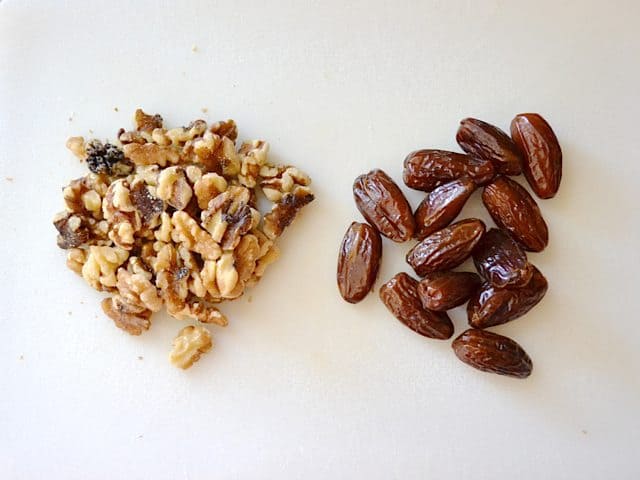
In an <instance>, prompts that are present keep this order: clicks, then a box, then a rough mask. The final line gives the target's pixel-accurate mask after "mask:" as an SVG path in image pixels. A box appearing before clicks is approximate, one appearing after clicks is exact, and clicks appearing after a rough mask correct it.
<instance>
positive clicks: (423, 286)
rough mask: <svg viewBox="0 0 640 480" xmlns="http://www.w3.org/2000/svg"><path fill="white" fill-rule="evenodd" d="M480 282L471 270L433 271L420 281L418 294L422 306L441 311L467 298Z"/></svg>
mask: <svg viewBox="0 0 640 480" xmlns="http://www.w3.org/2000/svg"><path fill="white" fill-rule="evenodd" d="M481 283H482V281H481V280H480V277H479V276H478V275H476V274H475V273H472V272H434V273H431V274H429V275H427V276H426V277H424V278H423V279H422V280H421V281H420V283H419V284H418V295H420V300H421V301H422V306H423V307H424V308H428V309H429V310H434V311H436V312H443V311H446V310H450V309H452V308H455V307H458V306H460V305H462V304H463V303H464V302H466V301H467V300H469V298H470V297H471V295H473V294H474V293H475V291H476V290H477V289H478V287H480V284H481Z"/></svg>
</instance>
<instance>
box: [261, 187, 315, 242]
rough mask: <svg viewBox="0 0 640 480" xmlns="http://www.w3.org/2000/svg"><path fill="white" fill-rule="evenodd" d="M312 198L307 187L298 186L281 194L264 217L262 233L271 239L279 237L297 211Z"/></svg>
mask: <svg viewBox="0 0 640 480" xmlns="http://www.w3.org/2000/svg"><path fill="white" fill-rule="evenodd" d="M313 199H314V196H313V194H312V193H311V190H310V189H309V188H307V187H298V188H297V189H295V190H294V191H293V192H292V193H287V194H285V195H283V196H282V198H281V199H280V201H279V202H277V203H276V204H275V205H274V206H273V208H272V209H271V212H269V213H268V214H266V215H265V217H264V233H265V234H266V235H267V236H268V237H269V238H271V239H274V238H276V237H279V236H280V235H282V232H283V231H284V229H285V228H287V227H288V226H289V225H291V222H293V220H294V219H295V217H296V215H297V214H298V212H299V211H300V210H301V209H302V207H304V206H305V205H307V204H308V203H311V202H312V201H313Z"/></svg>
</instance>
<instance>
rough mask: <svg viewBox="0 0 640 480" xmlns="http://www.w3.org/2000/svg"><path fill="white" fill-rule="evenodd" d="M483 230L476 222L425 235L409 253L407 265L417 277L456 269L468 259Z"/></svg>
mask: <svg viewBox="0 0 640 480" xmlns="http://www.w3.org/2000/svg"><path fill="white" fill-rule="evenodd" d="M484 230H485V227H484V223H482V221H481V220H478V219H477V218H467V219H466V220H462V221H460V222H456V223H454V224H452V225H449V226H448V227H446V228H443V229H442V230H438V231H437V232H436V233H434V234H432V235H429V236H428V237H427V238H425V239H424V240H422V241H421V242H420V243H418V244H417V245H416V246H414V247H413V248H412V249H411V250H409V253H407V263H408V264H409V265H411V267H412V268H413V269H414V270H415V272H416V273H417V274H418V275H420V276H421V277H424V276H425V275H427V274H428V273H432V272H437V271H441V270H449V269H450V268H453V267H457V266H458V265H460V264H461V263H462V262H464V261H465V260H466V259H467V258H468V257H469V256H470V255H471V252H472V250H473V249H474V247H475V246H476V244H477V243H478V241H479V240H480V237H482V235H483V234H484Z"/></svg>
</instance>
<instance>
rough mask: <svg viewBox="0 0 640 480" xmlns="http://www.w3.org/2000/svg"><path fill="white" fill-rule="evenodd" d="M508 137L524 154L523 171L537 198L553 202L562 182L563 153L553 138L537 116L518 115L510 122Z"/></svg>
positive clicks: (551, 132) (546, 125) (554, 135)
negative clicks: (549, 199)
mask: <svg viewBox="0 0 640 480" xmlns="http://www.w3.org/2000/svg"><path fill="white" fill-rule="evenodd" d="M511 137H512V138H513V141H514V142H515V143H516V145H518V147H519V148H520V150H521V151H522V152H523V154H524V162H523V164H522V170H523V171H524V176H525V177H526V179H527V181H528V182H529V185H531V188H532V189H533V191H534V192H535V194H536V195H537V196H538V197H540V198H552V197H554V196H555V194H556V193H557V192H558V189H559V188H560V180H561V179H562V150H561V149H560V144H559V143H558V139H557V137H556V134H555V133H554V132H553V130H552V129H551V126H550V125H549V124H548V123H547V121H546V120H545V119H544V118H542V116H540V115H539V114H537V113H521V114H520V115H516V117H515V118H514V119H513V120H512V121H511Z"/></svg>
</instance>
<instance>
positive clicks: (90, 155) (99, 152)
mask: <svg viewBox="0 0 640 480" xmlns="http://www.w3.org/2000/svg"><path fill="white" fill-rule="evenodd" d="M86 151H87V158H86V161H87V167H88V168H89V170H91V171H92V172H93V173H97V174H102V173H103V174H107V175H114V176H118V177H123V176H126V175H129V174H130V173H131V172H132V171H133V165H132V164H131V162H130V161H129V160H127V159H125V158H124V152H123V151H122V150H121V149H120V148H118V147H117V146H115V145H113V144H111V143H105V144H103V143H102V142H100V141H99V140H92V141H91V142H89V143H87V147H86Z"/></svg>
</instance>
